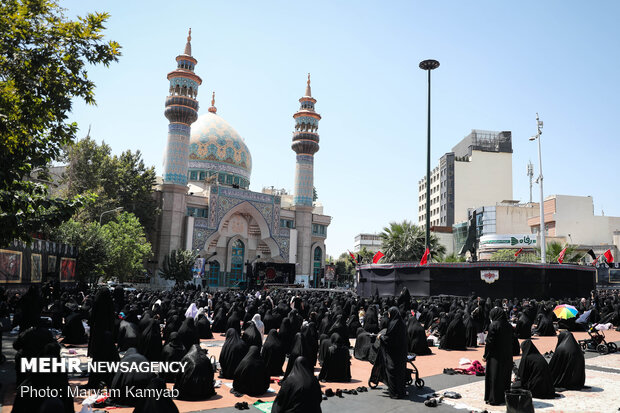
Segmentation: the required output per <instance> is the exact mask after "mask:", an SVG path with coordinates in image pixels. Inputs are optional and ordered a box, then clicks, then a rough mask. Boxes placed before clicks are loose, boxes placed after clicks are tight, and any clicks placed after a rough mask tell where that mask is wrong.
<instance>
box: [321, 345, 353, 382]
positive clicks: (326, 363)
mask: <svg viewBox="0 0 620 413" xmlns="http://www.w3.org/2000/svg"><path fill="white" fill-rule="evenodd" d="M330 341H331V343H332V344H331V345H330V346H329V348H328V350H327V351H326V353H325V355H324V356H323V364H322V366H321V372H320V373H319V380H323V381H332V382H333V381H335V382H350V381H351V355H350V354H349V347H348V346H347V345H346V344H345V342H344V341H343V340H342V339H341V338H340V336H339V335H338V333H334V334H332V336H331V339H330Z"/></svg>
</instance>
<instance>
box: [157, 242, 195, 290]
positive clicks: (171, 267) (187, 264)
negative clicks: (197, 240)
mask: <svg viewBox="0 0 620 413" xmlns="http://www.w3.org/2000/svg"><path fill="white" fill-rule="evenodd" d="M197 256H198V255H197V254H195V253H194V252H192V251H190V250H172V251H171V252H170V254H168V255H166V256H165V257H164V262H163V265H162V267H163V268H162V269H161V270H159V273H160V274H161V276H162V277H163V278H165V279H167V280H174V281H175V282H176V283H177V284H183V283H185V282H186V281H189V280H191V279H192V269H193V268H194V262H195V261H196V257H197Z"/></svg>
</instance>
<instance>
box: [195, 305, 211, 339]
mask: <svg viewBox="0 0 620 413" xmlns="http://www.w3.org/2000/svg"><path fill="white" fill-rule="evenodd" d="M195 324H196V330H198V337H199V338H201V339H203V340H210V339H212V338H213V333H212V332H211V322H209V319H208V318H207V316H206V315H205V314H204V313H201V312H200V311H199V312H198V317H196V321H195Z"/></svg>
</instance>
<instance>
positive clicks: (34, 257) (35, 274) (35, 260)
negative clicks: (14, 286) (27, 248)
mask: <svg viewBox="0 0 620 413" xmlns="http://www.w3.org/2000/svg"><path fill="white" fill-rule="evenodd" d="M42 276H43V265H42V262H41V254H31V255H30V282H33V283H38V282H41V278H42Z"/></svg>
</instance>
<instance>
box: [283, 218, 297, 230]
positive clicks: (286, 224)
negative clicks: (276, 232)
mask: <svg viewBox="0 0 620 413" xmlns="http://www.w3.org/2000/svg"><path fill="white" fill-rule="evenodd" d="M280 226H281V227H282V228H291V229H293V228H295V221H293V220H292V219H284V218H281V219H280Z"/></svg>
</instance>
